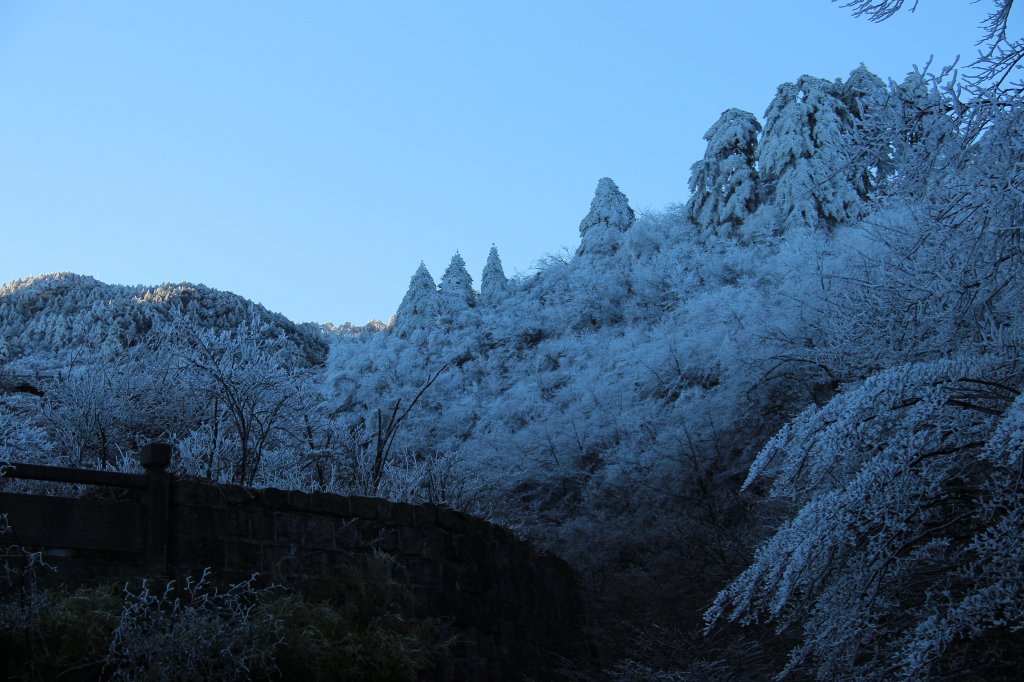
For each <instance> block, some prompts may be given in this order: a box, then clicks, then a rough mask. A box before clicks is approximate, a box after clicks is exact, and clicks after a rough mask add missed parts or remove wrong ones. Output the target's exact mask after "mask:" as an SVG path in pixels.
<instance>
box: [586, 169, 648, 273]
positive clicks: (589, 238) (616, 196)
mask: <svg viewBox="0 0 1024 682" xmlns="http://www.w3.org/2000/svg"><path fill="white" fill-rule="evenodd" d="M635 220H636V215H635V214H634V213H633V209H632V208H631V207H630V205H629V199H627V198H626V195H625V194H623V193H622V192H621V191H620V190H619V188H618V186H617V185H616V184H615V183H614V182H613V181H612V179H611V178H601V179H600V180H599V181H598V182H597V190H596V191H595V192H594V199H593V200H592V201H591V202H590V213H588V214H587V215H586V217H585V218H583V220H582V221H581V222H580V247H579V249H578V250H577V251H576V254H577V255H580V256H582V255H583V254H584V253H591V254H612V253H615V251H616V250H618V244H619V240H618V236H619V234H620V233H622V232H625V231H626V230H628V229H629V228H630V227H631V226H632V225H633V222H634V221H635Z"/></svg>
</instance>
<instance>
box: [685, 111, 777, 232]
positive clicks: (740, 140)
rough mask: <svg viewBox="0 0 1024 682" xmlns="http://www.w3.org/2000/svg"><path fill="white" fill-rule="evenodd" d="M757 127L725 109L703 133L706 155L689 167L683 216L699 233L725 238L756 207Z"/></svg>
mask: <svg viewBox="0 0 1024 682" xmlns="http://www.w3.org/2000/svg"><path fill="white" fill-rule="evenodd" d="M759 132H761V124H760V123H758V121H757V119H756V118H754V115H753V114H750V113H748V112H746V111H742V110H740V109H727V110H725V111H724V112H722V115H721V116H720V117H719V119H718V121H716V122H715V124H714V125H713V126H711V128H709V129H708V131H707V132H706V133H704V139H705V140H707V142H708V146H707V151H706V152H705V153H704V158H703V159H701V160H700V161H698V162H697V163H695V164H693V166H691V169H690V170H691V175H690V200H689V201H688V202H687V204H686V212H687V215H688V216H689V218H690V220H691V221H692V222H693V223H694V224H695V225H696V226H697V227H698V229H700V230H701V231H707V232H713V233H716V234H720V235H726V234H729V233H731V232H733V231H734V230H735V228H736V227H737V226H739V225H740V224H741V223H743V221H744V220H746V218H747V216H749V215H750V214H751V213H752V212H753V211H754V210H755V209H756V208H757V204H758V195H759V192H758V177H757V170H756V169H755V167H754V162H755V159H756V156H757V135H758V133H759Z"/></svg>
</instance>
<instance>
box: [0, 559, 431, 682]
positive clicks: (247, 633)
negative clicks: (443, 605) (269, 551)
mask: <svg viewBox="0 0 1024 682" xmlns="http://www.w3.org/2000/svg"><path fill="white" fill-rule="evenodd" d="M321 586H322V588H323V594H322V595H321V597H320V598H317V599H308V598H306V597H304V596H302V595H300V594H299V593H297V592H294V591H290V590H287V589H285V588H283V587H281V586H269V587H259V586H258V584H257V577H256V576H255V575H254V576H253V577H252V578H250V579H249V580H247V581H244V582H241V583H237V584H234V585H230V586H228V587H227V588H226V589H222V588H220V587H218V586H217V585H216V584H214V582H213V580H212V576H211V574H210V572H209V571H206V572H204V573H203V575H202V576H200V577H199V578H198V579H191V578H188V579H186V580H185V581H184V582H183V584H180V585H179V584H177V583H176V582H175V581H171V582H168V583H166V585H165V586H164V588H163V589H162V590H154V589H153V588H152V582H151V581H149V580H140V581H138V582H136V583H134V584H127V585H124V586H118V585H113V584H105V585H101V586H98V587H82V588H78V589H76V590H73V591H70V592H58V591H49V592H45V593H39V594H41V595H42V597H41V598H38V599H36V600H35V601H34V602H33V608H32V609H25V608H22V607H21V606H20V601H21V600H20V598H19V596H18V595H19V594H22V593H23V592H18V593H17V594H16V593H15V592H17V591H9V592H10V594H8V595H5V599H4V601H3V602H2V603H0V670H4V671H5V672H6V673H7V674H8V676H9V679H26V680H28V679H31V680H38V679H56V678H60V679H61V680H93V679H109V680H147V682H148V681H156V680H160V681H163V680H167V681H171V680H196V679H217V680H280V679H284V680H290V679H308V680H379V681H385V680H396V681H397V680H402V681H404V680H415V679H417V675H418V673H419V672H420V671H422V670H424V669H426V668H427V667H428V666H429V665H430V662H431V660H432V656H433V654H435V653H438V652H440V651H441V650H442V648H443V646H442V645H441V644H440V643H439V642H438V639H437V638H436V637H435V636H434V629H433V628H432V627H431V625H430V623H428V622H425V621H418V620H415V619H411V618H405V617H403V616H402V615H400V609H401V608H402V606H403V604H405V603H406V602H407V600H408V597H409V595H408V591H407V590H406V589H405V587H404V585H403V584H402V583H401V582H400V581H399V580H398V579H397V578H396V576H395V572H394V563H393V562H392V561H391V560H390V559H386V558H377V557H374V558H372V559H370V560H369V561H368V562H366V564H365V565H364V566H361V567H359V568H358V569H357V568H351V569H349V570H342V571H339V572H338V574H337V575H336V576H335V577H333V578H332V579H331V580H328V581H327V584H326V585H323V584H321Z"/></svg>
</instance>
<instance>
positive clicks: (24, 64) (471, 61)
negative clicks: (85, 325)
mask: <svg viewBox="0 0 1024 682" xmlns="http://www.w3.org/2000/svg"><path fill="white" fill-rule="evenodd" d="M908 4H910V3H908ZM990 6H991V4H990V3H989V2H988V0H982V2H981V3H980V4H971V3H970V2H969V1H968V0H924V1H923V2H921V6H920V8H919V9H918V11H917V12H916V13H915V14H909V13H907V12H903V13H902V14H900V15H899V16H897V17H895V18H893V19H891V20H890V21H888V22H885V23H883V24H872V23H870V22H868V21H867V20H865V19H854V18H853V17H851V16H850V14H849V10H846V9H843V8H842V7H840V6H839V5H837V4H832V3H830V2H829V1H828V0H773V1H770V2H769V1H765V0H731V1H728V2H710V1H709V2H696V1H692V2H691V1H687V2H681V1H679V0H664V1H657V2H655V1H649V2H648V1H644V0H630V1H627V0H623V1H621V2H605V1H601V0H579V1H576V0H571V1H570V0H536V1H534V0H518V1H516V2H497V1H495V2H480V0H472V1H467V2H454V1H436V2H425V1H424V2H413V1H411V0H410V1H408V2H396V1H390V0H374V1H366V2H343V1H340V0H331V1H324V2H314V1H303V2H276V1H275V2H271V1H269V0H268V1H258V0H253V1H247V2H241V1H238V2H209V1H207V0H203V1H199V0H175V1H174V2H162V3H157V2H138V1H137V0H106V1H100V0H95V1H91V0H82V1H80V2H78V1H76V2H66V1H56V0H54V1H52V2H50V1H47V0H3V2H0V93H2V99H0V102H2V105H0V282H7V281H10V280H12V279H16V278H21V277H26V276H29V275H35V274H41V273H45V272H55V271H73V272H77V273H80V274H87V275H92V276H94V277H96V278H98V279H100V280H102V281H105V282H108V283H117V284H158V283H161V282H179V281H191V282H197V283H198V282H201V283H203V284H206V285H209V286H212V287H215V288H218V289H224V290H229V291H233V292H235V293H238V294H241V295H243V296H245V297H247V298H250V299H253V300H255V301H257V302H259V303H262V304H263V305H265V306H266V307H268V308H270V309H271V310H274V311H278V312H282V313H284V314H285V315H287V316H289V317H290V318H292V319H294V320H296V321H316V322H326V321H333V322H336V323H341V322H343V321H351V322H355V323H363V322H365V321H367V320H368V319H370V318H378V319H383V320H387V318H388V317H390V316H391V315H392V314H393V313H394V311H395V309H396V308H397V307H398V303H399V302H400V301H401V298H402V296H403V294H404V293H405V290H406V288H407V287H408V284H409V278H410V277H411V275H412V274H413V272H414V271H415V269H416V267H417V266H418V265H419V263H420V261H421V260H422V261H424V262H425V263H426V264H427V267H428V268H429V269H430V271H431V273H432V274H433V275H434V277H435V279H440V276H441V274H442V273H443V272H444V269H445V267H446V266H447V264H448V261H449V259H450V258H451V256H452V254H453V253H454V252H455V251H456V250H458V251H460V252H461V254H462V256H463V257H464V258H465V260H466V263H467V266H468V268H469V270H470V273H471V274H472V275H473V278H474V281H476V282H477V283H478V282H479V277H480V272H481V270H482V268H483V264H484V261H485V259H486V256H487V251H488V249H489V248H490V246H491V244H492V243H493V244H496V245H497V247H498V250H499V253H500V254H501V256H502V260H503V261H504V265H505V270H506V273H508V274H510V275H511V274H514V273H516V272H527V271H529V270H530V268H531V267H532V266H533V264H534V263H535V261H536V260H537V259H539V258H541V257H542V256H544V255H545V254H551V253H558V252H560V251H561V250H562V249H563V248H568V249H575V247H576V245H577V243H578V239H579V235H578V231H577V228H578V225H579V221H580V219H581V218H582V217H583V216H584V215H585V214H586V212H587V210H588V207H589V203H590V199H591V196H592V193H593V190H594V187H595V186H596V184H597V180H598V179H599V178H601V177H603V176H609V177H611V178H613V179H614V180H615V181H616V182H617V184H618V185H619V187H620V188H621V189H622V190H623V191H624V192H625V193H626V194H627V195H628V196H629V198H630V200H631V203H632V205H633V206H634V208H637V209H640V210H643V209H661V208H664V207H665V206H667V205H669V204H672V203H676V202H682V201H685V200H686V197H687V189H686V184H687V180H688V177H689V167H690V165H691V164H692V163H693V162H694V161H696V160H697V159H698V158H700V156H701V155H702V154H703V152H704V141H703V139H702V135H703V134H704V132H705V131H706V130H707V128H708V127H709V126H710V125H711V124H712V123H714V121H715V119H716V118H717V117H718V115H719V114H720V113H721V112H722V111H723V110H724V109H727V108H730V107H738V108H741V109H746V110H748V111H752V112H754V113H755V114H756V115H757V116H758V117H759V118H761V116H762V114H763V113H764V110H765V108H766V107H767V106H768V103H769V102H770V101H771V99H772V97H773V95H774V93H775V88H776V86H777V85H778V84H779V83H781V82H784V81H792V80H795V79H796V78H797V77H799V76H800V75H801V74H803V73H809V74H812V75H816V76H821V77H827V78H836V77H846V76H847V75H848V73H849V72H850V70H852V69H853V68H854V67H856V66H857V65H858V64H859V63H860V62H864V63H865V64H866V65H867V66H868V68H870V69H871V70H872V71H874V72H875V73H877V74H879V75H880V76H882V77H883V78H889V77H893V78H896V79H897V80H901V79H902V77H903V75H904V74H905V73H906V72H907V71H909V70H910V69H911V68H912V65H913V64H915V63H916V64H919V65H923V64H924V63H925V62H926V61H927V60H928V58H929V55H934V57H935V61H934V63H935V64H938V65H941V64H945V63H948V62H950V61H952V59H953V57H954V56H955V55H956V54H958V53H960V54H962V55H963V56H964V58H965V61H970V59H969V58H970V57H972V56H973V55H974V54H975V53H976V48H975V47H974V40H975V39H976V38H977V37H978V36H979V32H978V31H977V30H976V28H975V27H976V26H977V25H978V24H979V23H980V22H981V20H982V19H983V18H984V16H985V13H986V11H988V9H989V7H990Z"/></svg>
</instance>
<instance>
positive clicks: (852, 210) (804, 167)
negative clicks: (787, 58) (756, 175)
mask: <svg viewBox="0 0 1024 682" xmlns="http://www.w3.org/2000/svg"><path fill="white" fill-rule="evenodd" d="M851 130H852V116H851V114H850V111H849V109H848V108H847V107H846V105H845V104H844V103H843V101H842V100H841V99H840V98H839V91H838V87H837V86H836V85H835V84H834V83H832V82H831V81H827V80H824V79H821V78H815V77H813V76H806V75H805V76H801V77H800V78H799V79H797V82H796V83H783V84H782V85H780V86H779V88H778V91H777V93H776V95H775V99H774V100H773V101H772V103H771V104H770V105H769V106H768V111H767V112H765V124H764V133H763V134H762V135H761V141H760V144H759V145H758V154H757V161H758V169H759V171H760V173H761V178H762V180H763V181H764V187H765V188H766V189H767V191H768V197H767V198H768V199H769V200H771V201H772V202H773V203H774V204H775V206H776V208H777V209H778V211H779V213H780V215H781V216H782V220H783V224H784V225H785V226H786V227H800V226H807V227H814V226H819V225H820V226H824V227H827V228H832V227H834V226H836V225H838V224H840V223H844V222H847V221H849V220H852V219H855V218H857V217H859V216H860V215H861V214H862V213H863V210H864V205H863V198H862V197H861V195H860V194H859V193H858V192H857V189H856V187H855V186H854V183H853V182H851V179H850V176H851V173H852V172H853V171H854V165H853V164H852V160H851V159H850V157H849V155H848V152H847V144H846V139H847V136H848V134H849V133H850V132H851Z"/></svg>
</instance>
